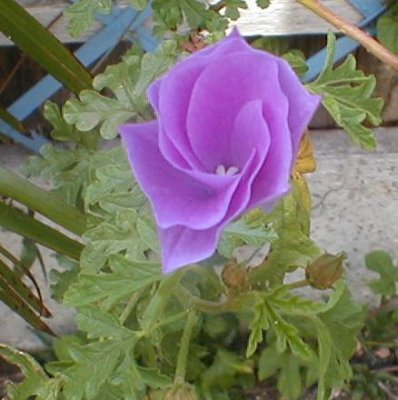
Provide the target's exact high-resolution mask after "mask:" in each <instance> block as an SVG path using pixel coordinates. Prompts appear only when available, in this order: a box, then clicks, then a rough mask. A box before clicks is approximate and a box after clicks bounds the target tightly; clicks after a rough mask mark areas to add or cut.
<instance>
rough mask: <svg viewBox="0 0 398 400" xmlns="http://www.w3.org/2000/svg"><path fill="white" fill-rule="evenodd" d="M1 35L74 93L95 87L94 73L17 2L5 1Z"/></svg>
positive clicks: (1, 14) (0, 26)
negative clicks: (93, 84) (92, 81)
mask: <svg viewBox="0 0 398 400" xmlns="http://www.w3.org/2000/svg"><path fill="white" fill-rule="evenodd" d="M101 1H102V0H101ZM78 4H80V2H79V3H78ZM0 31H1V32H3V33H4V34H5V35H6V36H8V37H9V38H10V39H11V40H12V41H13V42H14V43H15V44H16V45H17V46H18V47H19V48H21V49H22V50H23V51H25V52H26V53H28V54H29V55H30V56H31V57H33V58H34V59H35V60H36V61H37V62H38V63H39V64H40V65H41V66H42V67H43V68H44V69H46V70H47V71H48V72H49V73H50V74H51V75H53V76H54V77H55V78H56V79H57V80H59V81H60V82H62V83H63V84H64V85H65V86H66V87H68V88H69V89H70V90H71V91H73V92H75V93H77V92H80V91H81V90H83V89H88V88H90V87H91V75H90V73H89V72H88V71H87V70H86V69H85V68H84V67H83V66H82V65H81V64H80V62H79V61H78V60H77V59H76V58H75V57H74V56H73V55H72V54H71V52H70V51H69V50H68V49H67V48H66V47H64V46H63V45H62V43H60V42H59V41H58V39H56V38H55V36H53V35H52V34H51V33H49V32H48V30H47V29H46V28H44V27H43V26H42V25H41V24H40V23H39V22H38V21H36V19H34V18H33V17H32V16H31V15H30V14H29V13H28V12H27V11H26V10H25V9H24V8H23V7H22V6H20V5H19V4H18V3H17V2H16V1H14V0H2V3H1V7H0Z"/></svg>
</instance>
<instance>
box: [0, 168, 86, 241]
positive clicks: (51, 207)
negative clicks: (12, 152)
mask: <svg viewBox="0 0 398 400" xmlns="http://www.w3.org/2000/svg"><path fill="white" fill-rule="evenodd" d="M0 194H1V195H3V196H7V197H11V198H12V199H14V200H17V201H19V202H20V203H22V204H24V205H25V206H27V207H28V208H29V209H31V210H33V211H37V212H39V213H41V214H43V215H44V216H46V217H47V218H49V219H50V220H52V221H53V222H55V223H56V224H59V225H61V226H62V227H64V228H66V229H68V230H69V231H71V232H73V233H75V234H77V235H81V234H82V233H83V232H85V230H86V229H87V221H86V217H85V215H84V214H82V213H81V212H80V211H79V210H77V209H76V208H74V207H71V206H69V205H68V204H65V203H64V202H63V201H62V200H60V199H59V198H58V197H57V196H55V195H54V194H53V193H50V192H47V191H45V190H43V189H41V188H40V187H38V186H35V185H33V184H32V183H30V182H29V181H28V180H26V179H23V178H21V177H20V176H19V175H17V174H15V173H14V172H12V171H9V170H7V169H4V168H2V167H0Z"/></svg>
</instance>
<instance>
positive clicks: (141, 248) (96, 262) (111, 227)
mask: <svg viewBox="0 0 398 400" xmlns="http://www.w3.org/2000/svg"><path fill="white" fill-rule="evenodd" d="M84 239H85V240H86V242H87V246H86V247H85V248H84V249H83V252H82V255H81V259H80V261H81V267H82V269H83V270H84V271H86V272H89V271H90V272H95V271H99V270H100V269H101V268H102V267H103V266H104V265H105V264H106V263H107V261H108V260H109V258H110V257H112V256H113V255H115V254H120V253H123V254H125V255H126V257H127V258H128V259H131V260H134V261H145V260H146V254H145V252H146V250H148V249H149V246H148V244H147V243H144V242H143V241H142V240H141V239H140V236H139V234H138V231H137V213H136V212H135V211H134V210H133V209H126V211H123V212H117V213H116V215H114V216H113V219H112V220H109V221H105V222H102V223H100V224H99V225H97V226H95V227H94V228H92V229H90V230H88V231H87V232H86V234H85V235H84Z"/></svg>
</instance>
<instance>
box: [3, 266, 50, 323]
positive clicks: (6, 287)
mask: <svg viewBox="0 0 398 400" xmlns="http://www.w3.org/2000/svg"><path fill="white" fill-rule="evenodd" d="M0 288H1V289H2V290H3V291H4V292H8V293H9V294H10V295H11V296H13V297H14V298H15V300H16V301H18V302H19V303H21V305H22V306H24V308H30V309H31V310H29V311H32V310H33V311H34V312H36V313H37V314H40V315H41V314H42V313H44V314H45V315H46V316H47V317H49V316H51V313H50V312H49V310H48V309H47V308H46V307H45V306H44V305H43V303H42V299H41V297H40V293H38V294H37V296H36V295H35V294H34V292H33V291H32V290H31V289H30V288H29V287H28V286H27V285H26V284H25V283H24V282H23V281H22V280H21V276H20V275H19V274H18V273H16V271H15V270H13V269H11V268H9V267H8V265H7V264H6V263H4V262H3V261H2V260H1V258H0ZM35 290H37V291H38V286H37V284H36V288H35Z"/></svg>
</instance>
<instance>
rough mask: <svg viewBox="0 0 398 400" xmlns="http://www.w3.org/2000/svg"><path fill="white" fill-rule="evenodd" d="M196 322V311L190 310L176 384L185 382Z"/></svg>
mask: <svg viewBox="0 0 398 400" xmlns="http://www.w3.org/2000/svg"><path fill="white" fill-rule="evenodd" d="M195 323H196V312H195V311H194V310H192V309H191V310H189V312H188V317H187V322H186V323H185V327H184V332H183V333H182V338H181V345H180V350H179V352H178V358H177V366H176V372H175V376H174V383H175V384H183V383H184V382H185V373H186V369H187V360H188V351H189V344H190V341H191V336H192V331H193V328H194V326H195Z"/></svg>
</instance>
